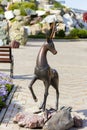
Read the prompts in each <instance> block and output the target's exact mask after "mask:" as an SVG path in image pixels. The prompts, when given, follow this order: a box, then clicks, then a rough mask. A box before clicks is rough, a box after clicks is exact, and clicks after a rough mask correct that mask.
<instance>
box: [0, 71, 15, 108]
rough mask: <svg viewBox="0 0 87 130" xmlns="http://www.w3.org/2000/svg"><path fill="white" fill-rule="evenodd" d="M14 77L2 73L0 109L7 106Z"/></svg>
mask: <svg viewBox="0 0 87 130" xmlns="http://www.w3.org/2000/svg"><path fill="white" fill-rule="evenodd" d="M13 86H14V85H13V82H12V79H11V78H10V77H9V76H8V75H6V74H4V73H0V110H1V109H2V108H3V107H5V106H6V103H5V101H6V99H7V97H8V95H9V93H10V92H11V90H12V88H13Z"/></svg>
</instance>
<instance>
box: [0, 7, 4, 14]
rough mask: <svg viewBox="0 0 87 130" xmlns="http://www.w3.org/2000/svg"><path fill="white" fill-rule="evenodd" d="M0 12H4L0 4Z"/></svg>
mask: <svg viewBox="0 0 87 130" xmlns="http://www.w3.org/2000/svg"><path fill="white" fill-rule="evenodd" d="M0 14H4V10H3V8H2V7H1V6H0Z"/></svg>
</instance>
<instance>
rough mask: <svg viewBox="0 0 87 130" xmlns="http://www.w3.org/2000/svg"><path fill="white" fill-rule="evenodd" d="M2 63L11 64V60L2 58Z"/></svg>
mask: <svg viewBox="0 0 87 130" xmlns="http://www.w3.org/2000/svg"><path fill="white" fill-rule="evenodd" d="M0 62H2V63H6V62H7V63H11V60H10V59H9V58H0Z"/></svg>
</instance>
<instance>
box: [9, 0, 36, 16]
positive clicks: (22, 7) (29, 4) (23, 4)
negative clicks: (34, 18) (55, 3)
mask: <svg viewBox="0 0 87 130" xmlns="http://www.w3.org/2000/svg"><path fill="white" fill-rule="evenodd" d="M27 8H30V9H33V10H35V9H36V6H35V4H34V3H33V2H21V3H19V2H15V3H14V4H11V5H10V6H9V8H8V10H14V9H19V10H20V11H21V15H23V16H25V15H27V14H26V11H25V9H27Z"/></svg>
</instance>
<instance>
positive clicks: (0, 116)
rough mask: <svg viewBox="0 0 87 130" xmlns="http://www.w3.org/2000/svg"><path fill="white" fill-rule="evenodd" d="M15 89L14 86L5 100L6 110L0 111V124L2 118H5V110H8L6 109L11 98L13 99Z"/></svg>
mask: <svg viewBox="0 0 87 130" xmlns="http://www.w3.org/2000/svg"><path fill="white" fill-rule="evenodd" d="M17 87H18V86H15V85H14V87H13V89H12V91H11V92H10V94H9V96H8V98H7V100H6V106H7V107H6V108H3V109H2V110H1V111H0V124H1V122H2V120H3V118H4V116H5V113H6V111H7V109H8V107H9V104H10V102H11V100H12V97H13V95H14V93H15V91H16V89H17Z"/></svg>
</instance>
